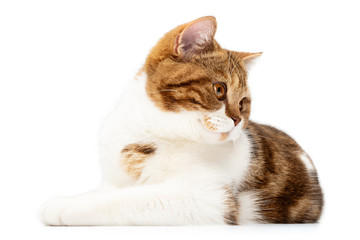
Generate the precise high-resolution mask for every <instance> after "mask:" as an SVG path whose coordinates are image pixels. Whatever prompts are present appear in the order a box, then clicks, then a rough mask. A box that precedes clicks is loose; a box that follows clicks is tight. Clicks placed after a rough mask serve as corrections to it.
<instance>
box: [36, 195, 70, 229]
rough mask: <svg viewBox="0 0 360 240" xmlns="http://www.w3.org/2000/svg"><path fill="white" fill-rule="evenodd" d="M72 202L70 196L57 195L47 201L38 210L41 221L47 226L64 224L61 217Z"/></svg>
mask: <svg viewBox="0 0 360 240" xmlns="http://www.w3.org/2000/svg"><path fill="white" fill-rule="evenodd" d="M69 204H70V198H69V197H55V198H52V199H50V200H48V201H47V202H45V203H44V204H43V205H42V206H41V207H40V209H39V210H38V217H39V219H40V221H41V222H42V223H43V224H44V225H47V226H64V225H65V224H64V223H63V221H62V219H61V217H62V214H63V212H64V211H65V209H66V208H67V207H68V206H69Z"/></svg>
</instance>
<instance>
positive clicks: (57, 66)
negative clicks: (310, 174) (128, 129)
mask: <svg viewBox="0 0 360 240" xmlns="http://www.w3.org/2000/svg"><path fill="white" fill-rule="evenodd" d="M206 15H213V16H215V17H216V18H217V20H218V31H217V34H216V39H217V40H218V42H219V43H220V44H221V45H222V46H223V47H224V48H227V49H232V50H238V51H254V52H258V51H262V52H264V54H263V56H262V57H261V58H260V59H259V61H258V62H257V64H256V65H255V66H254V67H253V68H252V69H251V72H250V78H249V82H250V86H251V92H252V97H253V108H252V119H253V120H255V121H258V122H262V123H267V124H271V125H273V126H275V127H278V128H280V129H282V130H284V131H286V132H287V133H289V134H290V135H291V136H293V137H294V138H295V139H296V140H297V141H298V142H299V143H300V145H302V146H303V148H304V149H305V150H307V151H308V153H309V154H310V156H311V157H312V158H313V160H314V162H315V164H316V166H317V168H318V171H319V176H320V180H321V184H322V186H323V189H324V193H325V202H326V203H325V211H324V214H323V217H322V219H321V222H320V224H317V225H260V226H240V227H175V228H170V227H168V228H164V227H107V228H101V227H97V228H51V227H44V226H42V225H41V224H40V223H39V221H38V220H37V218H36V210H37V208H38V207H39V206H40V205H41V204H42V203H43V202H44V201H45V200H46V199H48V198H49V197H51V196H53V195H71V194H77V193H81V192H83V191H86V190H89V189H92V188H95V187H96V186H97V185H98V184H99V182H100V177H101V176H100V168H99V164H98V137H99V132H100V129H101V124H102V122H103V120H104V118H105V117H106V115H107V114H108V113H109V112H110V111H111V109H113V107H114V106H115V104H116V102H117V101H118V99H119V97H120V95H121V92H122V91H123V89H124V88H126V86H127V81H130V80H131V79H132V78H133V76H134V75H135V73H136V72H137V70H138V69H139V68H140V67H141V65H142V64H143V62H144V60H145V57H146V55H147V53H148V51H149V50H150V48H151V47H152V46H153V45H154V44H155V43H156V41H157V40H158V39H159V38H160V37H161V36H162V35H163V34H164V33H165V32H167V31H169V30H170V29H172V28H174V27H176V26H177V25H180V24H182V23H185V22H188V21H191V20H193V19H196V18H198V17H202V16H206ZM359 23H360V17H359V7H358V6H357V5H356V1H354V2H350V1H338V2H333V1H323V2H320V1H297V2H295V1H225V0H221V1H220V0H218V1H210V0H206V1H195V0H192V1H185V0H181V1H161V2H160V1H134V0H132V1H89V0H88V1H77V0H71V1H64V0H63V1H23V2H20V1H15V0H13V1H1V2H0V122H1V124H0V161H1V162H0V164H1V166H0V177H1V179H0V184H1V188H0V189H1V197H0V201H1V202H0V203H1V204H0V221H1V223H0V228H1V230H0V235H3V236H1V237H0V238H1V239H5V236H7V237H6V239H20V237H23V238H24V237H31V238H36V239H85V238H86V239H98V238H101V239H110V238H113V239H131V238H139V239H146V238H154V239H155V238H156V239H192V238H194V239H199V238H201V239H202V238H211V239H219V238H221V239H228V238H233V239H250V238H251V239H260V238H266V239H272V238H274V239H275V238H276V239H279V238H285V237H286V238H290V237H291V238H292V239H296V238H299V239H304V238H314V239H315V238H316V239H319V236H321V237H325V236H327V237H330V236H331V237H349V236H352V238H356V237H359V233H357V231H356V229H357V228H358V216H359V213H360V211H359V197H358V192H359V186H358V183H359V167H360V164H359V161H360V157H359V133H360V131H359V120H360V118H359V107H358V105H359V103H360V97H359V92H360V88H359V86H360V83H359V82H360V74H359V55H360V47H359V43H360V37H359Z"/></svg>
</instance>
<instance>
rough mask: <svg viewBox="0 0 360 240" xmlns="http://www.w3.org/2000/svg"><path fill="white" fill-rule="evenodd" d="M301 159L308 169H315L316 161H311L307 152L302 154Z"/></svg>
mask: <svg viewBox="0 0 360 240" xmlns="http://www.w3.org/2000/svg"><path fill="white" fill-rule="evenodd" d="M300 159H301V161H302V162H303V163H304V165H305V167H306V169H307V170H308V171H313V170H315V166H314V163H313V162H312V161H311V159H310V158H309V156H308V155H307V154H306V153H305V152H303V153H301V154H300Z"/></svg>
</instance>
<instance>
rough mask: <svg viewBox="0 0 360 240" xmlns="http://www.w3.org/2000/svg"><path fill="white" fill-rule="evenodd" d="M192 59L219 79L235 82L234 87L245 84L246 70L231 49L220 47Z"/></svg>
mask: <svg viewBox="0 0 360 240" xmlns="http://www.w3.org/2000/svg"><path fill="white" fill-rule="evenodd" d="M194 61H195V62H197V63H198V64H200V65H201V66H202V67H203V68H204V69H205V70H206V72H207V73H208V74H210V75H213V77H214V78H216V79H219V81H223V82H224V81H225V82H227V83H229V84H232V85H233V84H235V85H236V86H234V87H240V85H245V84H246V82H245V81H246V77H247V72H246V70H245V68H244V67H243V66H242V65H241V64H240V62H239V61H238V59H237V58H236V55H234V54H232V52H231V51H228V50H225V49H221V50H220V51H215V52H210V53H208V54H203V55H199V56H197V57H195V58H194Z"/></svg>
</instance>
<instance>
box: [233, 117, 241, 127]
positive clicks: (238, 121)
mask: <svg viewBox="0 0 360 240" xmlns="http://www.w3.org/2000/svg"><path fill="white" fill-rule="evenodd" d="M231 119H232V120H233V121H234V124H235V127H236V126H237V125H238V124H239V123H240V122H241V119H240V118H238V117H231Z"/></svg>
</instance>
